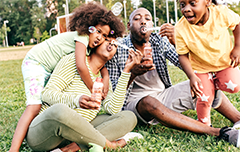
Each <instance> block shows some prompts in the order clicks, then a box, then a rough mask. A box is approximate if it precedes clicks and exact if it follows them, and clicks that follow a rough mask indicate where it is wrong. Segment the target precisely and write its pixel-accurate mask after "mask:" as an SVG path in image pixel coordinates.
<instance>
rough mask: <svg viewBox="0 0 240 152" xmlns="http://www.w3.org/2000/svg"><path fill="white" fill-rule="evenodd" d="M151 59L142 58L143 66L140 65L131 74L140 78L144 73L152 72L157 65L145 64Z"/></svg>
mask: <svg viewBox="0 0 240 152" xmlns="http://www.w3.org/2000/svg"><path fill="white" fill-rule="evenodd" d="M149 60H151V59H149V58H142V61H141V64H138V65H137V66H135V67H134V68H133V69H132V70H131V72H132V75H134V76H138V75H142V74H144V73H146V72H147V71H151V70H154V69H155V65H154V64H143V62H144V61H149Z"/></svg>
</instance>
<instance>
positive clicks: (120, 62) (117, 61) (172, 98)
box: [9, 0, 240, 152]
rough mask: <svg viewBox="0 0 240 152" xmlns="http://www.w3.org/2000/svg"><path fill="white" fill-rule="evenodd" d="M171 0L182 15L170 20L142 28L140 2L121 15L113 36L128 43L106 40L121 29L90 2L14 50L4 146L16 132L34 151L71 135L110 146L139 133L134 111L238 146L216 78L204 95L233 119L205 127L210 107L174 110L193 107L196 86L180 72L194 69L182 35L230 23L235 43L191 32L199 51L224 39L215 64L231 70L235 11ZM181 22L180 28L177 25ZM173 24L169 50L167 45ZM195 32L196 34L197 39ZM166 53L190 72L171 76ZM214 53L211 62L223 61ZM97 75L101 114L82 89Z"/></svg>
mask: <svg viewBox="0 0 240 152" xmlns="http://www.w3.org/2000/svg"><path fill="white" fill-rule="evenodd" d="M214 2H215V1H214ZM179 3H180V8H181V11H182V14H183V15H184V16H183V17H182V18H181V19H180V21H179V23H177V25H176V29H174V27H173V26H172V25H171V24H164V25H162V27H161V30H160V32H159V33H152V31H147V30H142V29H144V28H148V27H152V26H153V22H152V16H151V13H150V12H149V11H148V10H147V9H145V8H138V9H136V10H134V11H133V12H132V13H131V15H130V17H129V22H128V25H127V27H128V30H129V31H130V34H129V35H128V36H127V37H125V38H123V40H121V42H119V43H121V44H123V45H126V46H128V47H129V48H131V49H125V47H124V48H122V47H121V45H119V46H117V45H116V43H114V42H113V41H112V40H115V38H117V37H121V36H122V34H123V32H124V30H125V29H124V25H123V24H122V22H121V21H120V19H118V18H117V17H115V16H114V15H113V14H112V13H111V11H107V9H106V8H105V7H104V6H101V5H100V4H94V3H88V4H84V5H82V6H81V7H79V8H77V9H76V10H75V11H74V13H73V14H74V15H73V17H72V18H71V21H70V29H71V31H72V32H66V33H63V34H60V35H57V36H54V37H52V38H50V39H48V40H46V41H44V42H42V43H40V44H38V45H36V46H35V47H34V48H32V49H31V50H30V51H29V52H28V54H27V55H26V57H25V59H24V60H23V64H22V71H23V77H24V83H25V92H26V96H27V108H26V110H25V111H24V113H23V115H22V116H21V118H20V120H19V122H18V125H17V128H16V131H15V134H14V137H13V140H12V145H11V148H10V150H9V152H13V151H19V149H20V146H21V143H22V141H23V140H24V138H26V140H27V143H28V144H29V146H30V147H31V148H32V149H33V150H34V151H49V150H53V149H55V150H56V148H61V146H62V145H64V144H63V143H69V142H70V143H71V142H73V143H77V147H78V146H80V145H86V146H89V151H92V152H93V151H95V152H96V151H103V149H104V148H110V149H116V148H117V147H123V146H125V145H126V144H127V141H129V140H130V139H132V138H134V137H137V138H143V137H142V136H141V134H139V133H134V132H131V131H132V129H133V128H134V127H135V125H136V124H137V120H138V123H142V124H153V125H154V124H158V123H162V124H163V125H166V126H168V127H171V128H175V129H179V130H186V131H191V132H194V133H198V134H208V135H213V136H217V137H218V139H223V140H225V141H227V142H229V143H231V144H233V145H234V146H236V147H239V145H240V140H239V138H240V137H239V136H240V132H239V130H236V129H235V128H238V127H239V126H240V112H239V111H238V110H237V109H236V108H235V107H234V106H233V105H232V104H231V102H230V101H229V100H228V98H227V97H226V96H225V95H224V93H223V92H221V91H220V90H218V89H219V88H220V89H221V87H219V88H217V87H214V88H213V90H212V92H211V93H213V97H212V98H211V99H212V100H213V101H210V100H209V103H208V104H206V103H204V104H205V107H209V106H210V108H211V107H212V108H214V109H216V110H217V111H218V112H219V113H221V114H222V115H224V116H225V117H226V118H228V119H229V120H230V121H231V122H233V123H234V126H233V127H232V128H231V127H223V128H214V127H213V126H212V127H211V126H210V123H209V120H210V114H209V108H208V109H207V110H205V113H204V114H206V116H205V115H204V117H207V119H208V123H206V124H207V125H206V124H205V123H204V122H203V120H202V119H201V120H200V119H199V120H194V119H192V118H190V117H187V116H185V115H182V114H181V113H182V112H184V111H187V110H189V109H193V110H195V109H199V105H202V104H201V103H199V102H203V101H201V100H200V98H201V96H203V93H202V90H203V88H204V86H205V85H204V84H203V83H202V82H201V81H203V80H202V79H201V78H200V79H201V80H200V79H197V78H198V77H197V76H198V73H191V74H190V75H189V74H188V73H189V72H188V71H191V68H193V70H195V69H194V68H195V67H194V66H193V64H194V61H199V60H198V59H196V60H195V58H194V57H195V56H194V55H195V54H194V51H193V49H196V48H191V47H190V46H188V45H192V44H191V43H189V42H188V41H187V40H188V39H189V38H192V37H194V38H196V39H198V38H199V35H198V34H203V32H202V31H204V32H207V31H206V30H202V29H204V28H205V26H208V27H211V29H212V30H216V32H212V37H214V36H215V35H214V34H217V35H219V33H218V32H222V31H223V30H218V29H219V26H220V27H221V28H223V29H224V30H226V31H227V30H228V27H229V28H230V29H232V30H233V33H234V38H235V45H234V46H232V44H231V41H224V43H223V42H222V40H223V39H217V38H215V39H211V40H208V39H209V37H204V38H205V41H204V43H203V41H200V40H199V41H197V42H195V43H199V44H198V45H202V46H205V48H206V49H205V50H201V51H203V52H205V53H208V52H212V53H213V52H218V53H219V52H222V51H223V50H221V49H225V50H224V51H226V49H227V51H228V52H229V53H228V56H221V55H220V53H219V54H216V53H215V56H217V57H218V58H219V60H220V61H222V62H223V61H224V63H225V64H227V65H224V66H223V67H224V68H222V69H217V71H220V70H223V69H225V68H226V67H227V68H230V69H231V70H234V71H235V72H236V73H239V69H238V67H237V65H239V63H240V44H239V43H240V25H239V23H240V17H239V15H237V14H235V13H233V12H232V11H231V10H229V9H228V8H227V7H225V6H218V5H214V4H211V0H199V1H198V2H194V3H193V2H192V1H191V2H190V1H189V0H180V1H179ZM199 10H201V11H199ZM223 11H224V13H222V12H223ZM216 13H217V15H218V17H217V18H216V17H215V15H216ZM213 18H214V20H213ZM182 29H184V30H185V29H187V30H186V31H184V32H185V33H184V35H183V34H182V32H181V30H182ZM174 30H176V31H175V32H174ZM188 31H194V32H191V33H190V34H193V35H192V36H191V37H187V38H185V36H186V35H190V34H188V33H187V32H188ZM195 31H196V32H195ZM224 32H225V31H224ZM174 33H176V47H177V50H176V49H175V47H174V46H175V35H174ZM220 35H221V34H220ZM202 38H203V37H202V36H201V37H200V39H202ZM225 38H226V37H225ZM227 38H229V37H227ZM220 40H221V41H220ZM189 41H190V40H189ZM214 41H220V42H214ZM148 42H149V43H151V48H152V59H149V58H146V57H145V56H144V55H143V54H144V47H145V44H146V43H148ZM225 42H229V44H226V43H225ZM211 43H218V44H219V43H220V44H225V45H227V46H228V47H227V48H221V47H219V48H215V47H214V46H216V45H211ZM211 46H212V47H211ZM183 49H185V51H183ZM187 49H189V50H187ZM216 49H220V50H216ZM232 50H233V51H232ZM227 51H226V52H227ZM74 52H75V53H74ZM177 52H178V53H179V55H178V54H177ZM202 54H203V53H202ZM208 54H210V53H208ZM181 56H183V57H184V60H182V57H181ZM178 57H180V61H181V65H182V66H181V65H180V62H179V59H178ZM226 58H227V60H226ZM166 59H168V60H169V61H170V62H172V63H173V64H174V65H175V66H177V67H179V68H183V70H184V71H185V72H186V74H187V76H188V77H189V79H190V81H189V80H187V81H184V82H181V83H179V84H177V85H174V86H172V84H171V81H170V77H169V74H168V69H167V62H166ZM149 60H153V63H152V64H151V63H148V64H146V62H144V61H149ZM187 60H189V61H187ZM182 61H186V63H185V62H182ZM220 61H219V63H218V64H223V63H221V62H220ZM105 63H106V64H105ZM204 63H205V62H204ZM190 64H191V65H192V66H191V65H190ZM208 65H209V66H207V67H204V66H202V67H203V68H204V69H205V71H206V72H205V73H207V74H208V73H210V74H212V73H213V74H214V75H217V73H216V72H217V71H213V70H211V69H210V68H209V67H211V66H214V64H213V65H211V64H210V63H208ZM231 65H233V66H232V67H231ZM104 66H105V67H106V68H107V69H108V71H107V70H106V68H105V67H104ZM207 69H210V70H209V71H207ZM201 73H204V72H201ZM50 75H51V77H50V79H49V80H48V82H47V78H48V77H49V76H50ZM97 77H102V78H103V84H104V88H103V93H102V100H103V101H102V103H101V104H102V107H103V108H104V110H105V112H106V114H102V115H97V114H98V112H99V110H100V109H99V105H98V103H97V101H96V99H95V98H93V97H91V93H92V88H93V82H94V81H95V80H96V78H97ZM109 78H110V80H111V81H110V82H109ZM218 79H219V78H216V80H218ZM196 80H197V84H195V81H196ZM214 80H215V79H214ZM46 82H47V85H46V86H45V83H46ZM108 82H109V83H108ZM212 83H213V84H212V85H213V86H214V85H216V84H218V83H217V82H215V81H212ZM234 83H235V82H234ZM234 83H233V84H234ZM201 84H202V85H203V87H201ZM222 85H224V83H223V84H222ZM44 86H45V88H44V89H43V87H44ZM233 86H234V87H236V86H238V85H237V84H234V85H233ZM238 88H239V86H238ZM230 89H231V88H230ZM206 102H208V101H206ZM200 107H201V106H200ZM199 115H201V114H200V113H198V118H202V117H199ZM201 116H202V115H201ZM65 145H66V144H65ZM78 149H79V148H77V149H76V150H78ZM58 150H59V149H58Z"/></svg>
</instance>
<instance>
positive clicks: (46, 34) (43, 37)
mask: <svg viewBox="0 0 240 152" xmlns="http://www.w3.org/2000/svg"><path fill="white" fill-rule="evenodd" d="M40 38H41V42H43V41H45V40H46V39H49V38H50V36H49V35H48V32H47V31H44V32H43V34H42V36H41V37H40Z"/></svg>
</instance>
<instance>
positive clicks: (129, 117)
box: [121, 110, 137, 127]
mask: <svg viewBox="0 0 240 152" xmlns="http://www.w3.org/2000/svg"><path fill="white" fill-rule="evenodd" d="M121 117H122V118H123V120H124V122H126V123H127V124H131V125H132V126H133V127H135V126H136V125H137V117H136V115H135V114H134V113H133V112H132V111H128V110H124V111H121Z"/></svg>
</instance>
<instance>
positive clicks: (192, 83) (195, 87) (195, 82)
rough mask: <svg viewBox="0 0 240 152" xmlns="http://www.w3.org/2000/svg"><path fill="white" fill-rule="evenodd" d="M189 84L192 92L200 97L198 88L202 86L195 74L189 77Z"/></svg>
mask: <svg viewBox="0 0 240 152" xmlns="http://www.w3.org/2000/svg"><path fill="white" fill-rule="evenodd" d="M190 86H191V91H192V93H193V94H194V95H196V96H197V97H201V94H202V91H201V90H200V89H199V87H200V88H203V86H202V82H201V80H200V79H199V78H198V77H197V76H196V75H195V74H194V76H192V77H191V78H190Z"/></svg>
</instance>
